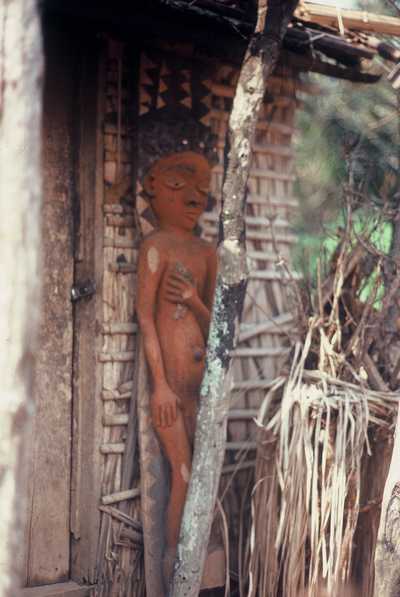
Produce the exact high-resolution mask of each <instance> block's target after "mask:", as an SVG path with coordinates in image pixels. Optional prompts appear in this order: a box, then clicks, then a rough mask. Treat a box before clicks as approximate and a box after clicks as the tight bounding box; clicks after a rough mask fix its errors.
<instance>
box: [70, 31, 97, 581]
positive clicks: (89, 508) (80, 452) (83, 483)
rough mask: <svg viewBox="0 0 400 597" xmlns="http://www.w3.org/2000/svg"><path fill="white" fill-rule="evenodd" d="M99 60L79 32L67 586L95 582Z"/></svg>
mask: <svg viewBox="0 0 400 597" xmlns="http://www.w3.org/2000/svg"><path fill="white" fill-rule="evenodd" d="M104 68H105V54H104V49H103V48H102V47H101V42H99V40H98V39H97V38H96V37H95V35H94V32H92V33H91V34H90V33H89V35H88V34H87V32H86V38H85V44H84V52H83V55H82V68H81V76H80V79H81V80H80V98H79V99H80V114H79V118H80V130H79V140H78V143H79V154H78V155H79V157H78V163H77V173H78V176H79V185H78V198H77V204H78V210H77V220H78V221H77V226H76V236H75V243H76V245H75V284H80V283H84V282H86V281H87V280H89V281H91V282H93V283H94V284H95V294H94V295H93V296H91V297H87V298H82V299H81V300H79V301H78V302H76V303H75V306H74V347H73V353H74V354H73V411H72V416H73V419H72V420H73V423H72V478H71V568H70V575H71V579H72V580H74V581H77V582H80V583H82V582H88V583H90V584H92V583H95V582H96V559H97V546H98V540H99V529H100V511H99V508H98V506H99V500H100V495H101V481H102V478H101V475H102V464H103V463H102V461H103V457H102V455H101V453H100V444H101V441H102V435H103V426H102V414H103V405H102V401H101V389H102V380H101V368H100V366H99V365H100V364H99V363H98V360H97V355H98V354H99V353H100V352H101V349H102V329H101V321H102V309H103V304H102V284H103V213H102V206H103V193H104V189H103V117H104V116H103V115H104V99H105V92H104V84H105V73H104Z"/></svg>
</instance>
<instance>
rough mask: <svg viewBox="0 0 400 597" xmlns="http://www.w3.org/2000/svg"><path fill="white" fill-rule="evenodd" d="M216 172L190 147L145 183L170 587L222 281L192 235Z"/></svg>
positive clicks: (149, 317)
mask: <svg viewBox="0 0 400 597" xmlns="http://www.w3.org/2000/svg"><path fill="white" fill-rule="evenodd" d="M210 173H211V172H210V166H209V163H208V162H207V160H206V159H205V158H204V157H203V156H202V155H200V154H197V153H195V152H192V151H184V152H181V153H173V154H170V155H168V156H167V157H163V158H161V159H159V160H158V161H157V162H156V163H154V164H153V165H152V166H151V168H150V170H149V171H148V172H147V174H146V175H145V178H144V181H143V183H144V189H145V191H146V194H147V195H148V196H149V197H150V199H151V204H152V207H153V210H154V213H155V215H156V216H157V219H158V224H159V227H158V230H156V231H155V232H153V233H151V234H150V235H149V236H147V238H145V240H144V241H143V243H142V246H141V249H140V254H139V269H138V302H137V313H138V319H139V323H140V328H141V331H142V335H143V342H144V351H145V355H146V359H147V364H148V367H149V371H150V377H151V398H150V406H151V416H152V422H153V426H154V428H155V431H156V433H157V436H158V438H159V441H160V443H161V445H162V448H163V451H164V453H165V456H166V458H167V460H168V463H169V467H170V480H171V485H170V495H169V500H168V507H167V512H166V531H165V534H166V537H165V539H166V548H165V553H164V561H163V562H164V563H163V570H164V582H165V585H166V586H168V583H169V580H170V575H171V572H172V567H173V563H174V559H175V555H176V548H177V544H178V539H179V529H180V523H181V518H182V513H183V508H184V504H185V498H186V492H187V486H188V482H189V478H190V471H191V460H192V449H193V440H194V434H195V426H196V415H197V407H198V400H199V390H200V384H201V381H202V377H203V372H204V364H205V350H206V344H207V336H208V327H209V322H210V312H211V307H212V302H213V297H214V288H215V279H216V269H217V258H216V250H215V248H214V247H213V246H211V245H210V244H209V243H207V242H205V241H204V240H202V239H200V238H198V237H197V236H196V235H195V233H194V230H195V227H196V225H197V223H198V220H199V217H200V216H201V214H202V213H203V212H204V210H205V208H206V205H207V199H208V191H209V185H210Z"/></svg>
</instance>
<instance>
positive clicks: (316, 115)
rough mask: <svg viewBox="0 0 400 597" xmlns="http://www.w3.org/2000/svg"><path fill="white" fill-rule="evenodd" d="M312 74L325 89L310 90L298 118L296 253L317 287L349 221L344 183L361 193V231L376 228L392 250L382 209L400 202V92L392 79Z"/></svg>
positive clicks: (376, 236)
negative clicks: (320, 267) (322, 265)
mask: <svg viewBox="0 0 400 597" xmlns="http://www.w3.org/2000/svg"><path fill="white" fill-rule="evenodd" d="M310 78H312V80H313V82H314V83H315V82H317V84H318V85H319V87H320V90H321V92H320V95H318V96H305V97H304V105H303V109H301V110H299V112H298V117H297V129H298V134H297V136H296V139H295V148H296V170H297V176H298V181H297V184H296V189H295V190H296V194H297V196H298V197H299V203H300V209H299V214H298V218H297V221H296V233H297V235H298V239H299V241H298V244H297V246H296V248H295V250H294V254H293V260H294V264H295V267H297V269H300V271H302V273H303V274H304V275H305V277H306V278H307V279H308V280H309V282H310V283H311V285H312V286H314V285H315V281H316V269H317V260H318V258H321V261H322V262H324V261H325V262H326V261H327V260H328V259H329V257H330V256H331V255H332V253H333V251H334V250H335V248H336V246H337V242H338V237H337V234H336V231H337V229H338V228H339V227H341V226H343V224H344V220H343V213H342V211H343V205H344V194H345V193H344V189H345V185H347V186H350V187H351V188H352V189H353V191H356V193H357V195H356V202H355V205H354V208H355V214H356V215H355V217H354V232H355V233H356V234H359V233H360V232H361V230H362V229H363V228H364V229H365V228H368V226H370V227H371V231H372V229H374V228H376V232H374V233H372V232H371V234H372V238H371V239H370V240H371V242H373V244H376V246H377V248H379V249H380V250H383V251H385V252H387V251H388V250H389V248H390V239H391V224H390V222H388V221H386V222H385V221H384V220H385V217H383V214H384V213H385V212H387V210H388V209H389V208H393V207H394V206H395V205H396V204H397V202H398V198H397V197H396V192H397V191H398V188H397V184H396V183H397V181H398V170H399V168H398V126H399V125H398V114H397V97H396V94H395V93H394V91H393V90H392V88H391V87H390V85H389V84H388V83H386V82H385V81H382V82H380V83H378V84H375V85H363V84H352V83H348V82H343V81H338V80H334V79H329V78H327V77H321V76H317V75H312V76H310ZM378 221H379V222H380V223H379V224H378Z"/></svg>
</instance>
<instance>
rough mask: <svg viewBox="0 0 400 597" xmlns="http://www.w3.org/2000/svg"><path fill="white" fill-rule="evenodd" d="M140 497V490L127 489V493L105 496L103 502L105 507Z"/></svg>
mask: <svg viewBox="0 0 400 597" xmlns="http://www.w3.org/2000/svg"><path fill="white" fill-rule="evenodd" d="M139 496H140V489H138V488H135V489H126V490H125V491H117V492H116V493H111V494H110V495H103V497H102V498H101V502H102V504H103V505H104V506H108V505H109V504H117V503H118V502H124V501H125V500H133V499H135V498H137V497H139Z"/></svg>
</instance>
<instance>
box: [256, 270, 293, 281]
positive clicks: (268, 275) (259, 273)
mask: <svg viewBox="0 0 400 597" xmlns="http://www.w3.org/2000/svg"><path fill="white" fill-rule="evenodd" d="M302 278H303V276H302V275H301V274H299V273H297V272H290V274H288V273H287V272H286V271H285V270H280V271H275V270H254V271H251V272H250V273H249V279H250V280H301V279H302Z"/></svg>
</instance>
